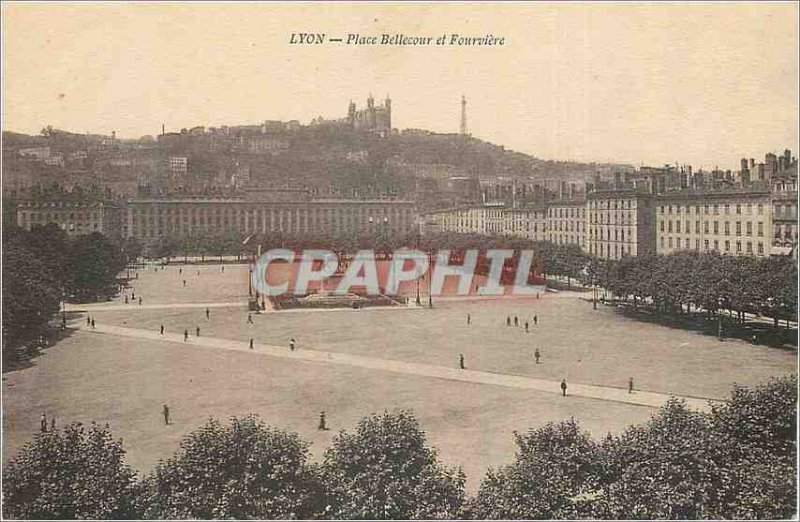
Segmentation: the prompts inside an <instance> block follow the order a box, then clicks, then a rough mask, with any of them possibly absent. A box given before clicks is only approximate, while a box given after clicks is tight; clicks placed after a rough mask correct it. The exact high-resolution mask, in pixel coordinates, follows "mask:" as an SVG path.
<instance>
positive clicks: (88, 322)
mask: <svg viewBox="0 0 800 522" xmlns="http://www.w3.org/2000/svg"><path fill="white" fill-rule="evenodd" d="M86 326H92V318H91V317H90V316H88V315H87V316H86Z"/></svg>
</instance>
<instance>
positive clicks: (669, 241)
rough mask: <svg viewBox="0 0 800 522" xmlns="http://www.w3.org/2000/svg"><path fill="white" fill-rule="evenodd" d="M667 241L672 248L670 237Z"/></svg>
mask: <svg viewBox="0 0 800 522" xmlns="http://www.w3.org/2000/svg"><path fill="white" fill-rule="evenodd" d="M668 243H669V247H670V248H672V238H669V240H668Z"/></svg>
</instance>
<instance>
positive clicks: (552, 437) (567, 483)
mask: <svg viewBox="0 0 800 522" xmlns="http://www.w3.org/2000/svg"><path fill="white" fill-rule="evenodd" d="M514 437H515V439H516V443H517V448H518V449H517V456H516V459H515V461H514V462H513V463H512V464H510V465H508V466H504V467H502V468H500V469H498V470H489V472H488V473H487V475H486V477H485V478H484V479H483V481H482V482H481V486H480V489H479V491H478V495H477V496H476V497H475V499H474V500H473V501H472V502H471V506H470V511H471V513H470V514H471V515H473V516H475V517H476V518H489V519H551V518H567V519H575V518H583V517H586V516H588V515H589V511H588V506H589V504H590V503H591V501H592V499H593V498H594V497H595V496H596V494H597V493H596V488H597V482H598V473H599V471H600V467H599V461H598V459H597V449H596V448H597V446H596V444H595V443H594V442H593V441H592V439H591V437H590V435H589V434H588V433H587V432H585V431H582V430H581V429H580V427H579V426H578V424H577V423H576V422H575V421H574V420H569V421H566V422H561V423H559V424H553V423H549V424H547V425H546V426H544V427H542V428H539V429H537V430H531V431H529V432H528V433H527V434H525V435H519V434H516V433H515V434H514Z"/></svg>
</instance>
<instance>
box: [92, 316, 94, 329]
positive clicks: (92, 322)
mask: <svg viewBox="0 0 800 522" xmlns="http://www.w3.org/2000/svg"><path fill="white" fill-rule="evenodd" d="M92 330H94V318H92Z"/></svg>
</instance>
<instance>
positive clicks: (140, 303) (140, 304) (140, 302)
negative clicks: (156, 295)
mask: <svg viewBox="0 0 800 522" xmlns="http://www.w3.org/2000/svg"><path fill="white" fill-rule="evenodd" d="M139 306H142V298H141V297H140V298H139Z"/></svg>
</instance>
